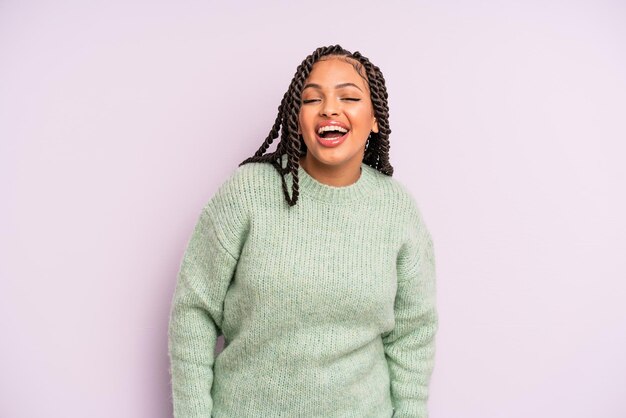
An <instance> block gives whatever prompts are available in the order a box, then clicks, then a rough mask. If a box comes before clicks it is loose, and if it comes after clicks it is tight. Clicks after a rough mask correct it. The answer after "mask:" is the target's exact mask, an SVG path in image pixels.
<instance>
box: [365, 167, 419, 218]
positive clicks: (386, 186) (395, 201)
mask: <svg viewBox="0 0 626 418" xmlns="http://www.w3.org/2000/svg"><path fill="white" fill-rule="evenodd" d="M374 171H375V174H374V176H375V177H376V182H377V184H378V187H377V188H378V190H379V195H380V198H381V199H382V200H383V201H384V202H388V204H390V205H392V206H393V207H394V212H396V213H397V215H406V216H409V217H418V218H421V211H420V205H419V204H418V201H417V199H416V198H415V195H414V194H413V192H412V191H411V190H410V188H409V187H408V186H407V184H406V183H405V182H404V180H401V179H399V178H397V177H392V176H388V175H386V174H383V173H381V172H379V171H377V170H374Z"/></svg>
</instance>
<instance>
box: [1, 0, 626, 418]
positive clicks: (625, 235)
mask: <svg viewBox="0 0 626 418" xmlns="http://www.w3.org/2000/svg"><path fill="white" fill-rule="evenodd" d="M625 21H626V4H625V3H624V2H620V1H591V0H589V1H549V0H548V1H525V2H521V1H520V2H513V1H493V0H485V1H473V2H461V1H443V2H442V1H439V2H435V1H431V2H418V1H414V2H400V1H386V2H379V1H363V0H361V1H343V2H323V1H322V2H288V1H273V2H267V1H266V2H252V1H250V2H232V3H227V2H217V1H184V2H174V1H136V0H131V1H119V0H109V1H106V2H105V1H100V2H84V1H61V2H59V1H55V2H53V1H15V0H3V1H0V181H1V183H0V187H1V189H0V197H1V198H2V204H1V205H0V231H1V232H0V239H1V241H0V257H1V259H0V274H1V280H0V333H1V334H0V335H1V337H0V370H2V373H0V416H2V417H7V418H8V417H10V418H26V417H29V418H30V417H42V416H46V417H92V418H96V417H129V418H130V417H159V418H161V417H162V418H164V417H169V416H171V405H170V402H171V400H170V387H169V375H168V371H167V368H168V359H167V321H168V315H169V307H170V301H171V297H172V295H173V290H174V286H175V280H176V277H175V276H176V273H177V270H178V266H179V262H180V259H181V257H182V253H183V250H184V248H185V245H186V243H187V239H188V238H189V236H190V234H191V231H192V228H193V224H194V222H195V220H196V217H197V215H198V213H199V210H200V208H201V207H202V205H203V204H204V203H205V202H206V201H207V199H208V198H210V196H211V195H212V193H213V192H214V191H215V190H216V188H217V187H218V185H219V184H220V183H221V182H222V181H223V180H225V178H226V177H227V176H228V175H229V174H230V172H231V171H232V170H234V168H235V167H236V166H237V164H238V163H239V162H241V161H242V160H243V159H245V158H246V157H248V156H250V155H252V154H253V153H254V151H256V149H257V148H258V146H259V145H260V144H261V142H262V141H263V139H264V138H265V137H266V135H267V133H268V132H269V129H270V128H271V125H272V123H273V121H274V119H275V117H276V112H277V108H278V105H279V104H280V100H281V98H282V95H283V94H284V92H285V90H286V89H287V87H288V84H289V81H290V80H291V78H292V76H293V74H294V72H295V69H296V67H297V66H298V65H299V64H300V62H301V61H302V59H304V57H305V56H307V55H308V54H309V53H311V52H312V51H313V50H314V49H315V48H316V47H318V46H322V45H331V44H336V43H338V44H341V45H342V46H343V47H345V48H347V49H349V50H352V51H354V50H358V51H360V52H362V53H363V54H364V55H366V56H368V57H369V58H370V59H371V60H372V61H373V62H374V63H375V64H376V65H378V66H379V67H380V68H381V69H382V71H383V73H384V75H385V78H386V80H387V86H388V91H389V96H390V97H389V104H390V108H391V110H390V113H391V116H390V123H391V129H392V131H393V132H392V134H391V143H392V147H391V161H392V164H393V165H394V167H395V170H396V171H395V174H394V176H396V177H397V178H398V179H399V180H401V181H403V182H404V183H405V184H407V186H408V187H409V188H410V189H411V190H412V191H413V192H414V194H415V197H416V198H417V200H418V201H419V202H420V205H421V209H422V211H423V213H424V216H425V218H426V220H427V224H428V226H429V228H430V230H431V232H432V235H433V237H434V241H435V247H436V257H437V263H438V265H437V270H438V303H439V309H440V321H441V323H440V332H439V335H438V340H437V345H438V351H437V363H436V366H435V372H434V374H433V378H432V386H431V399H430V410H431V417H432V418H458V417H464V418H501V417H506V418H522V417H524V418H526V417H546V418H548V417H549V418H553V417H568V418H587V417H591V416H593V417H604V418H618V417H624V416H626V403H625V401H624V398H623V395H624V388H625V387H626V358H625V357H624V352H626V308H625V304H624V298H625V296H626V281H625V279H626V261H625V255H624V253H625V249H626V221H625V220H624V214H625V213H626V197H625V193H624V185H625V183H626V181H625V180H626V168H625V166H624V156H625V151H626V146H625V145H624V141H625V140H626V124H625V115H626V45H625V44H626V42H625V41H626V29H625V28H626V25H624V22H625ZM271 149H272V150H273V149H274V146H272V148H271Z"/></svg>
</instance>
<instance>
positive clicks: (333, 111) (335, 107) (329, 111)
mask: <svg viewBox="0 0 626 418" xmlns="http://www.w3.org/2000/svg"><path fill="white" fill-rule="evenodd" d="M339 111H340V108H339V104H338V103H337V101H335V100H324V102H323V105H322V106H320V114H321V115H322V116H329V115H338V114H339Z"/></svg>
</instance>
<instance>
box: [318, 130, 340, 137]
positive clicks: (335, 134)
mask: <svg viewBox="0 0 626 418" xmlns="http://www.w3.org/2000/svg"><path fill="white" fill-rule="evenodd" d="M322 136H323V137H324V138H339V137H340V136H343V134H342V133H341V132H337V131H328V132H324V134H323V135H322Z"/></svg>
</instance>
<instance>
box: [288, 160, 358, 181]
mask: <svg viewBox="0 0 626 418" xmlns="http://www.w3.org/2000/svg"><path fill="white" fill-rule="evenodd" d="M300 166H301V167H302V168H303V169H304V170H305V171H306V172H307V173H308V174H309V175H310V176H311V177H313V178H314V179H315V180H317V181H319V182H320V183H323V184H326V185H329V186H335V187H343V186H349V185H351V184H354V183H356V181H357V180H359V178H360V177H361V160H358V159H355V160H354V161H348V162H346V163H345V164H342V165H338V166H333V165H328V164H324V163H321V162H320V161H319V160H316V159H314V158H310V154H309V153H307V154H306V155H305V156H304V157H302V158H300Z"/></svg>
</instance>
